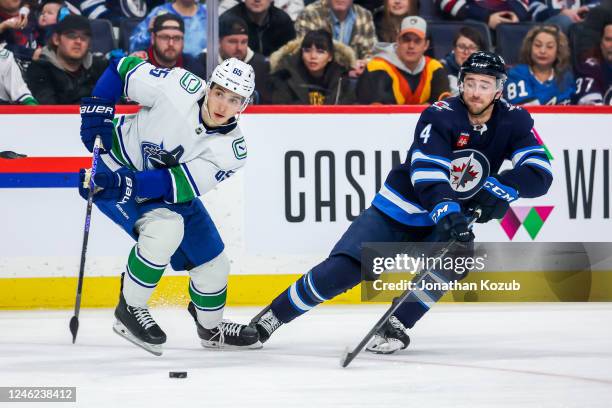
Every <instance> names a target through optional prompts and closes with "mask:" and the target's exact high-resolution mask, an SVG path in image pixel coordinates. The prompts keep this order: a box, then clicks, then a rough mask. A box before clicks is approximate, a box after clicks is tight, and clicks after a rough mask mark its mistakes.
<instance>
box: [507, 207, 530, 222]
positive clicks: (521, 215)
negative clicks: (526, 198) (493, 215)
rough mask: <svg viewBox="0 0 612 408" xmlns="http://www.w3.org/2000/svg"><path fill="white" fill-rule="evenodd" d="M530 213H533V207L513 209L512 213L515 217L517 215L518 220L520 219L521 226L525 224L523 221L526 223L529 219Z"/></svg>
mask: <svg viewBox="0 0 612 408" xmlns="http://www.w3.org/2000/svg"><path fill="white" fill-rule="evenodd" d="M529 211H531V207H522V206H516V207H512V212H513V213H514V215H516V218H518V219H519V221H520V222H521V224H522V223H523V221H525V218H527V214H529Z"/></svg>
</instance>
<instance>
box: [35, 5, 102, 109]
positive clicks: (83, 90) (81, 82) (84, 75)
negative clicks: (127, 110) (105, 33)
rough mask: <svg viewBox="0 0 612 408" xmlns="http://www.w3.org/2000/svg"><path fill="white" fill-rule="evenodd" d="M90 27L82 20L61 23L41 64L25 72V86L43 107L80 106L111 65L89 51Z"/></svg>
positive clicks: (39, 62)
mask: <svg viewBox="0 0 612 408" xmlns="http://www.w3.org/2000/svg"><path fill="white" fill-rule="evenodd" d="M90 44H91V26H90V24H89V20H87V18H85V17H82V16H76V15H69V16H66V17H65V18H64V19H63V20H62V21H60V22H59V23H58V24H57V26H56V28H55V32H54V33H53V35H52V36H51V39H50V41H49V43H48V44H47V45H46V46H45V47H44V48H43V49H42V53H41V56H40V58H39V60H38V61H32V63H31V64H30V66H29V67H28V71H27V72H26V83H27V84H28V87H29V88H30V91H32V95H33V96H34V98H36V99H37V100H38V102H40V104H42V105H72V104H79V103H80V101H81V98H83V97H85V96H89V95H91V91H92V90H93V88H94V86H95V85H96V81H97V80H98V78H99V77H100V76H101V75H102V73H103V72H104V70H105V69H106V67H107V65H108V62H107V61H106V59H104V58H103V57H96V56H94V55H92V53H91V52H90V51H89V46H90Z"/></svg>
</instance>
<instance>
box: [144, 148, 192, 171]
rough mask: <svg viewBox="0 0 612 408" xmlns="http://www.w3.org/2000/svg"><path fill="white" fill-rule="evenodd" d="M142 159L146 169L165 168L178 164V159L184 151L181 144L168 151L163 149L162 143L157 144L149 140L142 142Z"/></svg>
mask: <svg viewBox="0 0 612 408" xmlns="http://www.w3.org/2000/svg"><path fill="white" fill-rule="evenodd" d="M141 149H142V159H143V163H144V167H145V168H146V169H147V170H153V169H165V168H168V167H174V166H178V165H179V160H180V159H181V157H182V156H183V153H185V149H184V148H183V146H180V145H179V146H178V147H177V148H176V149H174V150H172V151H170V152H168V151H166V150H164V144H163V143H162V144H161V145H157V144H155V143H151V142H142V144H141Z"/></svg>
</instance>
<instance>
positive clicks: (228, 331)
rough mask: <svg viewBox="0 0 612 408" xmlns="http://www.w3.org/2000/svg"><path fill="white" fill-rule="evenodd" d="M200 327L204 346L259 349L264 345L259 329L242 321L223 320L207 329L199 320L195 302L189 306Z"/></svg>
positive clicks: (199, 330) (199, 334)
mask: <svg viewBox="0 0 612 408" xmlns="http://www.w3.org/2000/svg"><path fill="white" fill-rule="evenodd" d="M187 310H188V311H189V314H190V315H191V316H192V317H193V320H194V321H195V323H196V326H197V329H198V336H199V337H200V340H201V341H202V346H203V347H206V348H215V349H258V348H261V347H262V344H261V342H260V341H259V335H258V333H257V330H255V329H254V328H252V327H249V326H247V325H244V324H240V323H233V322H230V321H228V320H221V322H219V324H218V325H217V327H215V328H213V329H207V328H205V327H203V326H202V325H201V324H200V322H198V318H197V313H196V308H195V306H194V304H193V302H189V306H188V307H187Z"/></svg>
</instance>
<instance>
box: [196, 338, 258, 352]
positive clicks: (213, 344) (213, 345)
mask: <svg viewBox="0 0 612 408" xmlns="http://www.w3.org/2000/svg"><path fill="white" fill-rule="evenodd" d="M201 343H202V347H204V348H207V349H216V350H258V349H260V348H263V344H261V342H260V341H259V340H257V341H256V342H255V343H253V344H250V345H248V346H233V345H230V344H225V343H224V344H219V342H218V341H210V340H202V341H201Z"/></svg>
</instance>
